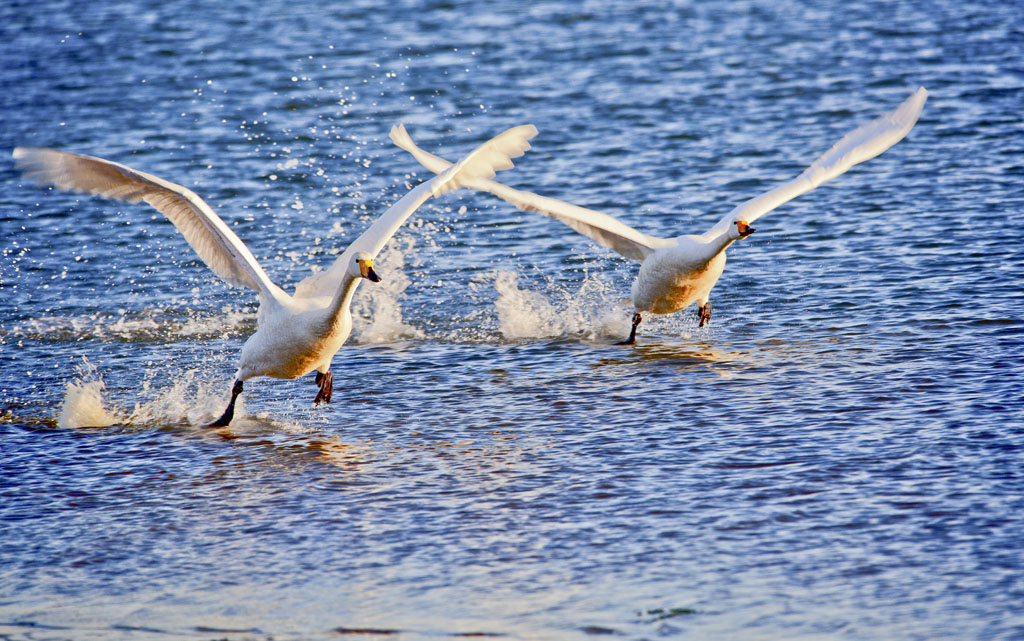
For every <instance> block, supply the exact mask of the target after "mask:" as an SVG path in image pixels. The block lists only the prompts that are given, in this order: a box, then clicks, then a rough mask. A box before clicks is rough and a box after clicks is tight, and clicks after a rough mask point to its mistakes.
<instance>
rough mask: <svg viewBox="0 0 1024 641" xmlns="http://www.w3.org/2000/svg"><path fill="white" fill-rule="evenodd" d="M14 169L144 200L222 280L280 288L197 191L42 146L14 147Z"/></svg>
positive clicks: (72, 187)
mask: <svg viewBox="0 0 1024 641" xmlns="http://www.w3.org/2000/svg"><path fill="white" fill-rule="evenodd" d="M13 155H14V158H15V159H16V165H17V167H18V168H19V169H20V170H21V171H22V172H23V173H24V175H25V177H26V178H29V179H31V180H33V181H35V182H36V183H39V184H42V185H52V186H54V187H56V188H57V189H60V190H64V191H76V192H82V193H87V194H93V195H97V196H103V197H106V198H112V199H115V200H121V201H124V202H129V203H138V202H140V201H142V202H145V203H147V204H149V205H150V206H152V207H153V208H154V209H156V210H157V211H159V212H160V213H162V214H163V215H164V216H166V217H167V218H168V219H169V220H170V221H171V222H172V223H174V226H175V227H177V228H178V231H180V232H181V234H182V235H183V236H184V237H185V240H186V241H188V244H189V245H191V246H192V249H194V250H195V252H196V253H197V254H198V255H199V257H200V258H201V259H202V260H203V262H204V263H206V265H207V266H208V267H209V268H210V269H211V270H213V272H214V273H215V274H217V275H218V276H220V277H221V278H222V279H224V280H225V281H226V282H228V283H229V284H231V285H234V286H236V287H248V288H250V289H254V290H256V291H257V292H260V294H261V295H265V294H266V295H270V296H272V297H276V296H277V295H279V293H280V294H283V292H282V291H281V290H280V289H279V288H278V287H277V286H276V285H274V284H273V282H271V280H270V278H269V277H268V276H267V274H266V272H264V271H263V268H262V267H260V264H259V262H258V261H257V260H256V257H255V256H253V255H252V252H250V251H249V248H248V247H246V246H245V244H244V243H243V242H242V240H241V239H240V238H239V237H238V236H237V235H236V234H235V233H234V232H233V231H231V228H230V227H228V226H227V224H225V223H224V221H223V220H221V218H220V217H219V216H218V215H217V214H216V213H214V211H213V209H211V208H210V206H209V205H207V204H206V203H205V202H204V201H203V199H202V198H200V197H199V196H198V195H197V194H195V192H193V191H191V190H189V189H187V188H185V187H182V186H181V185H176V184H174V183H172V182H169V181H166V180H163V179H161V178H157V177H156V176H153V175H151V174H147V173H145V172H142V171H138V170H137V169H132V168H131V167H128V166H126V165H122V164H120V163H116V162H112V161H109V160H103V159H102V158H95V157H93V156H85V155H81V154H74V153H70V152H66V151H59V150H57V149H48V148H45V147H17V148H15V149H14V153H13Z"/></svg>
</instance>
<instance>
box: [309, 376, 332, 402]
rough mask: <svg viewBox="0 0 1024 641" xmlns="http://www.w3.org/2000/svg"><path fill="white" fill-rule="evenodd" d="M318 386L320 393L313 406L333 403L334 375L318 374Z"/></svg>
mask: <svg viewBox="0 0 1024 641" xmlns="http://www.w3.org/2000/svg"><path fill="white" fill-rule="evenodd" d="M316 384H317V385H319V386H320V391H319V392H317V394H316V398H314V399H313V405H319V404H320V403H330V402H331V392H333V391H334V374H331V373H330V372H324V373H323V374H321V373H320V372H317V373H316Z"/></svg>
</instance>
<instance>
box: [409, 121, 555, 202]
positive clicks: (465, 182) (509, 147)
mask: <svg viewBox="0 0 1024 641" xmlns="http://www.w3.org/2000/svg"><path fill="white" fill-rule="evenodd" d="M403 133H404V134H405V138H406V139H407V141H408V143H409V144H411V143H412V139H411V138H409V134H408V133H407V132H405V128H404V127H402V128H401V130H400V131H399V132H398V134H397V135H398V136H399V137H400V136H401V134H403ZM536 135H537V128H536V127H534V126H533V125H520V126H518V127H513V128H511V129H508V130H506V131H504V132H502V133H500V134H498V135H497V136H495V137H494V138H491V139H490V140H488V141H487V142H485V143H484V144H482V145H480V146H479V147H477V148H476V149H474V150H473V151H472V152H471V153H470V154H469V155H468V156H466V157H465V158H463V159H462V160H460V161H459V162H457V163H455V164H454V165H453V166H452V167H451V168H450V169H448V171H446V172H445V173H444V174H442V175H441V176H439V177H438V178H436V179H435V180H434V182H433V183H432V185H431V193H432V194H433V195H434V196H440V195H441V194H444V193H447V192H449V191H454V190H456V189H459V188H461V187H467V186H469V185H470V184H471V183H473V182H474V181H477V180H481V179H489V178H493V177H494V175H495V174H496V173H497V172H499V171H503V170H505V169H511V168H512V167H513V166H514V165H513V164H512V159H513V158H518V157H520V156H522V155H523V154H524V153H525V152H526V150H527V149H529V148H530V143H529V140H530V139H531V138H533V137H534V136H536ZM395 136H396V131H395V129H392V130H391V137H392V140H394V139H395ZM396 142H397V141H396ZM399 146H401V145H399Z"/></svg>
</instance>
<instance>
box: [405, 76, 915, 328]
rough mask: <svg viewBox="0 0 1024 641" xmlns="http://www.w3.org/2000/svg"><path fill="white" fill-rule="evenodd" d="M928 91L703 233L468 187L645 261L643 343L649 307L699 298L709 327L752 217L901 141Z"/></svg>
mask: <svg viewBox="0 0 1024 641" xmlns="http://www.w3.org/2000/svg"><path fill="white" fill-rule="evenodd" d="M927 96H928V92H927V91H925V89H924V87H921V88H919V89H918V90H917V91H916V92H914V94H913V95H911V96H910V98H908V99H907V100H906V101H904V102H903V104H901V105H900V106H899V107H898V108H897V109H896V110H895V111H893V112H892V113H890V114H886V115H884V116H881V117H880V118H878V119H876V120H874V121H872V122H870V123H868V124H866V125H863V126H862V127H860V128H858V129H854V130H853V131H851V132H850V133H848V134H846V136H844V137H843V138H842V139H841V140H840V141H839V142H837V143H836V144H835V146H833V147H832V148H831V149H829V150H828V151H827V152H825V154H824V155H822V156H821V157H820V158H818V159H817V160H815V161H814V162H813V163H812V164H811V166H810V167H808V168H807V169H805V170H804V171H803V173H801V174H800V175H799V176H797V177H796V178H794V179H793V180H791V181H789V182H787V183H785V184H784V185H781V186H779V187H776V188H775V189H773V190H771V191H769V192H766V193H764V194H761V195H760V196H758V197H756V198H753V199H751V200H748V201H747V202H745V203H743V204H741V205H739V206H738V207H736V208H735V209H733V210H732V211H731V212H729V213H728V214H726V215H725V216H723V217H722V219H721V220H719V221H718V223H716V224H715V226H714V227H712V228H711V229H710V230H708V231H707V232H705V233H704V234H701V235H685V236H678V237H676V238H656V237H654V236H648V235H647V234H644V233H642V232H639V231H637V230H635V229H633V228H632V227H630V226H628V225H626V224H624V223H622V222H620V221H618V220H616V219H615V218H612V217H611V216H609V215H607V214H603V213H601V212H598V211H594V210H592V209H584V208H583V207H577V206H575V205H571V204H569V203H566V202H562V201H560V200H555V199H554V198H548V197H546V196H541V195H538V194H533V193H529V192H525V191H519V190H517V189H512V188H510V187H507V186H506V185H503V184H501V183H498V182H495V181H493V180H489V179H480V180H473V181H471V182H467V183H466V186H467V187H471V188H473V189H478V190H481V191H487V192H490V193H492V194H494V195H495V196H497V197H499V198H501V199H503V200H506V201H508V202H510V203H512V204H514V205H516V206H517V207H519V208H520V209H522V210H523V211H532V212H537V213H540V214H543V215H545V216H549V217H551V218H554V219H555V220H559V221H561V222H563V223H565V224H566V225H568V226H569V227H572V228H573V229H575V230H576V231H578V232H579V233H581V234H583V235H584V236H589V237H590V238H591V239H592V240H593V241H594V242H596V243H597V244H599V245H603V246H605V247H608V248H611V249H613V250H615V251H616V252H618V253H619V254H621V255H622V256H624V257H626V258H629V259H632V260H635V261H638V262H639V263H640V272H639V273H638V274H637V277H636V280H634V281H633V287H632V295H633V306H634V307H635V308H636V313H634V314H633V326H632V328H631V329H630V332H629V338H627V339H626V340H625V341H622V343H620V344H623V345H632V344H634V343H635V342H636V328H637V326H638V325H639V324H640V322H641V320H642V317H641V312H651V313H654V314H671V313H673V312H678V311H680V310H682V309H685V308H686V307H688V306H689V305H690V304H691V303H693V302H696V303H697V305H698V306H699V313H700V323H699V325H698V326H699V327H703V326H704V324H705V323H707V322H708V321H710V320H711V303H710V302H709V300H708V296H709V294H710V293H711V288H713V287H714V286H715V283H716V282H718V277H719V276H721V275H722V270H724V269H725V250H726V248H727V247H729V245H731V244H732V243H733V242H735V241H737V240H739V239H740V238H745V237H746V236H749V235H750V234H752V233H754V229H753V228H752V227H750V224H751V223H753V222H754V221H755V220H757V219H758V218H760V217H761V216H763V215H764V214H766V213H768V212H770V211H771V210H773V209H775V208H776V207H778V206H779V205H781V204H783V203H785V202H788V201H790V200H792V199H794V198H796V197H797V196H799V195H800V194H803V193H806V192H808V191H810V190H812V189H814V188H815V187H817V186H818V185H821V184H822V183H824V182H826V181H828V180H831V179H833V178H835V177H836V176H839V175H840V174H842V173H844V172H845V171H846V170H848V169H849V168H850V167H853V166H854V165H856V164H857V163H861V162H864V161H865V160H870V159H871V158H874V157H875V156H877V155H879V154H880V153H882V152H883V151H885V150H886V149H888V148H889V147H891V146H893V145H895V144H896V143H897V142H899V141H900V140H902V139H903V137H904V136H906V135H907V133H908V132H909V131H910V130H911V128H913V126H914V123H916V122H917V118H918V116H919V115H920V113H921V108H922V107H923V106H924V102H925V99H926V98H927ZM391 140H393V141H394V143H395V144H396V145H398V146H399V147H401V148H402V149H404V150H406V151H408V152H409V153H411V154H412V155H413V157H415V158H416V160H418V161H419V162H420V163H421V164H422V165H423V166H424V167H426V168H427V169H429V170H430V171H432V172H434V173H440V172H442V171H444V170H445V169H446V168H447V167H449V166H450V165H451V163H449V162H448V161H447V160H445V159H443V158H440V157H438V156H435V155H434V154H431V153H429V152H427V151H424V150H423V149H420V148H419V147H417V146H416V144H415V143H414V142H413V140H412V138H411V137H410V136H409V133H408V132H407V131H406V130H405V127H404V126H403V125H396V126H395V127H393V128H392V129H391Z"/></svg>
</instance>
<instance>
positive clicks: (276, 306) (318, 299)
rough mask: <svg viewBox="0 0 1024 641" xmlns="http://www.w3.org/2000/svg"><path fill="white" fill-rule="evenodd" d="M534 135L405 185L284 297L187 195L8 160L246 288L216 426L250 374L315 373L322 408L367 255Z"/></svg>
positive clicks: (134, 180)
mask: <svg viewBox="0 0 1024 641" xmlns="http://www.w3.org/2000/svg"><path fill="white" fill-rule="evenodd" d="M536 134H537V129H536V128H535V127H534V126H533V125H521V126H519V127H514V128H512V129H509V130H507V131H505V132H504V133H502V134H500V135H498V136H496V137H495V138H492V139H491V140H489V141H488V142H486V143H484V144H483V145H481V146H480V147H477V148H476V149H475V150H474V151H473V152H472V153H470V154H469V155H468V156H466V157H465V158H464V159H463V160H462V161H460V162H459V163H457V164H456V165H454V166H453V167H452V168H451V169H450V170H447V171H445V172H443V173H441V174H440V175H438V176H435V177H434V178H432V179H431V180H428V181H426V182H423V183H422V184H420V185H418V186H417V187H415V188H413V189H412V190H411V191H409V193H407V194H406V195H405V196H403V197H402V198H401V199H400V200H399V201H398V202H396V203H395V204H394V205H392V206H391V208H390V209H388V210H387V211H386V212H384V215H382V216H381V217H380V218H378V219H377V220H376V221H375V222H374V223H373V224H372V225H370V227H369V229H367V230H366V231H365V232H363V234H362V235H361V236H359V237H358V238H357V239H356V240H355V241H354V242H353V243H352V244H351V245H349V246H348V248H347V249H346V250H345V251H344V252H343V253H342V254H341V256H340V257H338V259H337V260H335V262H334V263H333V264H332V265H331V266H330V267H329V268H328V269H325V270H323V271H320V272H318V273H315V274H313V275H311V276H309V277H308V278H306V279H305V280H303V281H302V282H300V283H299V284H298V285H297V286H296V288H295V293H294V294H291V295H290V294H288V293H287V292H285V291H284V290H283V289H281V288H280V287H278V286H277V285H275V284H274V283H273V282H272V281H271V280H270V278H269V277H268V276H267V274H266V272H264V271H263V268H262V267H260V264H259V262H258V261H257V260H256V258H255V257H254V256H253V254H252V252H250V251H249V249H248V248H247V247H246V246H245V244H244V243H242V241H241V239H239V238H238V236H237V235H235V233H234V232H233V231H231V228H230V227H228V226H227V225H226V224H225V223H224V221H223V220H221V218H220V217H219V216H217V214H216V213H214V211H213V209H211V208H210V206H209V205H207V204H206V203H205V202H204V201H203V199H202V198H200V197H199V196H198V195H196V194H195V193H194V192H192V191H190V190H189V189H186V188H185V187H182V186H181V185H176V184H174V183H172V182H168V181H166V180H163V179H161V178H157V177H156V176H152V175H150V174H147V173H144V172H141V171H138V170H136V169H132V168H130V167H127V166H125V165H122V164H119V163H116V162H111V161H109V160H103V159H100V158H93V157H91V156H83V155H79V154H73V153H69V152H65V151H58V150H55V149H47V148H38V147H36V148H27V147H17V148H15V149H14V152H13V155H14V158H15V159H16V165H17V167H18V168H19V169H21V170H22V172H23V173H24V175H25V177H26V178H28V179H31V180H33V181H35V182H37V183H39V184H42V185H53V186H54V187H57V188H58V189H62V190H70V191H78V192H85V193H89V194H95V195H99V196H105V197H108V198H114V199H117V200H123V201H127V202H131V203H137V202H139V201H140V200H143V201H145V202H146V203H147V204H149V205H150V206H152V207H154V208H155V209H156V210H157V211H159V212H160V213H162V214H164V215H165V216H167V218H169V219H170V220H171V222H172V223H174V225H175V226H176V227H177V228H178V231H180V232H181V233H182V235H183V236H185V240H187V241H188V243H189V245H191V246H192V248H193V249H194V250H195V251H196V253H197V254H199V257H200V258H201V259H202V260H203V262H205V263H206V265H207V266H208V267H209V268H210V269H211V270H213V272H214V273H215V274H216V275H217V276H219V277H221V278H222V279H223V280H225V281H226V282H227V283H228V284H230V285H234V286H236V287H248V288H249V289H253V290H256V292H257V293H258V295H259V312H258V316H257V321H258V322H257V329H256V332H255V333H254V334H253V335H252V336H250V337H249V338H248V340H246V341H245V344H244V345H243V347H242V353H241V356H240V358H239V361H238V370H237V372H236V373H235V380H234V384H233V385H232V387H231V400H230V401H229V402H228V406H227V409H225V410H224V413H223V414H222V415H221V417H220V418H219V419H217V420H216V421H214V422H213V423H211V424H210V427H223V426H225V425H228V424H229V423H230V422H231V419H232V418H233V417H234V411H235V401H236V400H237V399H238V396H239V394H241V393H242V387H243V383H244V381H247V380H249V379H250V378H253V377H255V376H270V377H273V378H284V379H292V378H298V377H300V376H304V375H306V374H308V373H310V372H312V371H314V370H315V371H316V377H315V381H316V384H317V386H318V387H319V391H318V392H317V395H316V398H315V399H314V401H313V403H314V404H319V403H321V402H323V403H327V402H330V400H331V395H332V390H333V384H334V376H333V374H332V373H331V371H330V367H331V360H332V358H333V357H334V355H335V354H336V353H337V352H338V350H339V349H340V348H341V346H342V345H343V344H344V343H345V341H346V339H348V336H349V333H351V331H352V314H351V312H350V311H349V304H350V303H351V301H352V296H353V294H354V293H355V291H356V288H357V287H358V286H359V283H361V282H362V281H363V280H364V279H365V280H369V281H372V282H378V281H380V277H379V276H378V275H377V273H376V272H375V271H374V269H373V259H374V258H375V257H376V256H377V253H378V252H380V250H381V249H382V248H383V247H384V245H385V244H386V243H387V241H388V240H389V239H390V238H391V237H392V236H393V235H394V234H395V232H396V231H397V230H398V228H399V227H400V226H401V225H402V223H404V222H405V221H406V219H408V218H409V216H411V215H412V214H413V212H415V211H416V209H417V208H418V207H419V206H420V205H422V204H423V203H424V202H426V200H427V199H428V198H430V197H431V196H439V195H441V194H444V193H446V192H448V191H452V190H455V189H458V188H461V187H463V186H465V185H466V183H467V182H475V181H479V180H484V179H488V178H491V177H493V176H494V175H495V172H496V171H501V170H504V169H510V168H511V167H512V161H511V159H512V158H517V157H519V156H521V155H523V153H524V152H525V151H526V150H527V149H529V148H530V144H529V142H527V141H528V140H529V139H530V138H533V137H534V136H535V135H536Z"/></svg>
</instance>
